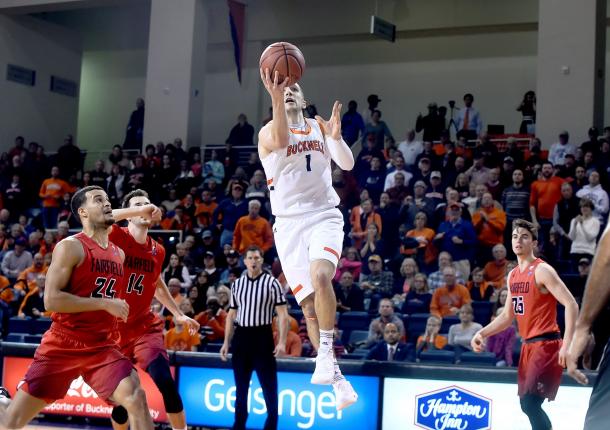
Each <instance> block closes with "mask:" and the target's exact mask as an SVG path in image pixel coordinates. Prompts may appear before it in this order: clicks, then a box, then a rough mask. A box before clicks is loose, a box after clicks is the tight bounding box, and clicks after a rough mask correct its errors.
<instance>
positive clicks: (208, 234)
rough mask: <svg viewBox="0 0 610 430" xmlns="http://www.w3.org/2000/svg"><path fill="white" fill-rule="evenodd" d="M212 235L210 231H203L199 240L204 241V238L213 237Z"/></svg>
mask: <svg viewBox="0 0 610 430" xmlns="http://www.w3.org/2000/svg"><path fill="white" fill-rule="evenodd" d="M213 236H214V235H213V234H212V232H211V231H210V230H203V233H201V238H202V239H205V238H206V237H213Z"/></svg>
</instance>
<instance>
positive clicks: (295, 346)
mask: <svg viewBox="0 0 610 430" xmlns="http://www.w3.org/2000/svg"><path fill="white" fill-rule="evenodd" d="M279 340H280V332H279V329H278V327H277V317H273V344H274V345H275V346H277V344H278V342H279ZM302 352H303V342H302V341H301V338H300V337H299V335H298V334H296V333H295V332H294V331H292V330H288V332H287V334H286V356H287V357H300V356H301V353H302Z"/></svg>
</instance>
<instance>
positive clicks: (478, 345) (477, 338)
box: [470, 332, 485, 352]
mask: <svg viewBox="0 0 610 430" xmlns="http://www.w3.org/2000/svg"><path fill="white" fill-rule="evenodd" d="M470 346H472V350H473V351H474V352H483V351H484V350H485V339H483V336H481V333H480V332H477V334H475V335H474V337H473V338H472V340H471V341H470Z"/></svg>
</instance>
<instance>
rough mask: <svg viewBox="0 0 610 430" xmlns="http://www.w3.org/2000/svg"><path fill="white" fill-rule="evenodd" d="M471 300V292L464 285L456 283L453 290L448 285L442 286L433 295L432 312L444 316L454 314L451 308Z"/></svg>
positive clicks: (459, 306) (458, 306)
mask: <svg viewBox="0 0 610 430" xmlns="http://www.w3.org/2000/svg"><path fill="white" fill-rule="evenodd" d="M471 301H472V299H471V298H470V292H469V291H468V289H467V288H466V287H465V286H463V285H460V284H458V285H456V286H455V288H454V289H453V291H449V289H448V288H447V287H446V286H444V287H440V288H437V289H436V290H435V291H434V294H433V295H432V301H431V302H430V313H431V314H433V315H437V316H439V317H441V318H443V317H446V316H447V315H452V312H451V308H458V309H459V308H461V307H462V306H463V305H465V304H466V303H470V302H471Z"/></svg>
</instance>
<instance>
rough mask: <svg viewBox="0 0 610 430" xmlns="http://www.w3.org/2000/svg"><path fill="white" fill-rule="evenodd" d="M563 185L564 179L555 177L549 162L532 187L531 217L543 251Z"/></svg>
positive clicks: (539, 246)
mask: <svg viewBox="0 0 610 430" xmlns="http://www.w3.org/2000/svg"><path fill="white" fill-rule="evenodd" d="M563 183H564V180H563V179H561V178H559V177H557V176H553V164H552V163H550V162H547V163H544V164H543V165H542V177H541V178H540V179H538V180H537V181H534V182H533V183H532V185H531V193H530V216H531V219H532V222H533V223H534V225H535V226H536V228H537V229H538V231H539V234H538V248H539V249H540V250H542V251H544V249H545V247H546V245H547V242H548V238H549V230H550V229H551V226H552V225H553V211H554V210H555V205H556V204H557V202H558V201H559V200H561V185H562V184H563Z"/></svg>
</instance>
